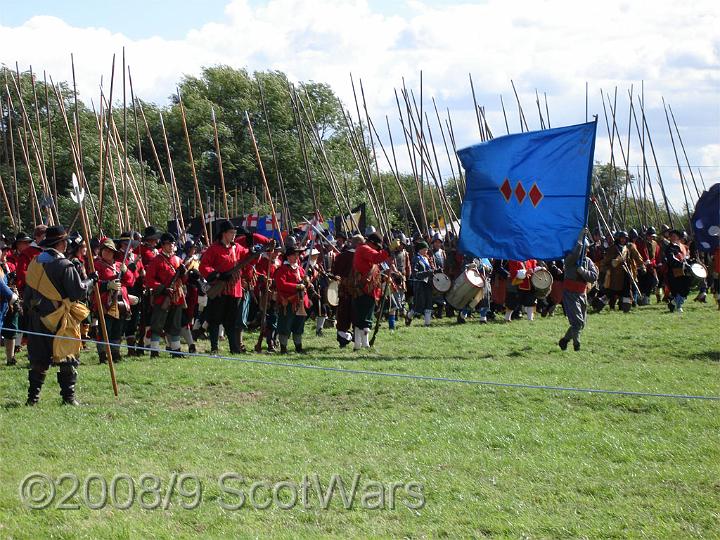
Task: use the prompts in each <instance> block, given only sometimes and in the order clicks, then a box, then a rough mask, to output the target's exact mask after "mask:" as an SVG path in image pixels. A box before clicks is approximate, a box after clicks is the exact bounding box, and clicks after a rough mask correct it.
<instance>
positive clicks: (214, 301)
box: [200, 220, 249, 354]
mask: <svg viewBox="0 0 720 540" xmlns="http://www.w3.org/2000/svg"><path fill="white" fill-rule="evenodd" d="M248 254H249V251H248V250H247V249H245V248H244V247H243V246H241V245H239V244H236V243H235V225H233V224H232V222H231V221H230V220H223V221H221V222H220V223H219V224H218V225H217V232H216V233H215V241H214V242H213V243H212V245H211V246H210V247H208V249H207V251H206V252H205V253H204V254H203V256H202V258H201V259H200V274H202V276H203V277H204V278H205V279H207V281H208V282H209V284H210V286H212V285H213V284H214V283H216V282H217V281H218V280H219V281H222V282H224V283H225V284H226V285H225V288H224V290H223V292H222V294H220V295H218V296H216V297H215V298H210V299H208V304H207V307H206V308H205V312H206V313H207V321H208V325H209V326H208V332H209V334H210V352H211V353H213V354H217V352H218V337H219V335H220V325H221V324H222V325H223V327H224V328H225V332H226V334H227V336H228V341H229V342H230V352H231V353H232V354H239V353H243V352H245V347H244V346H241V345H242V344H241V343H240V342H239V340H238V333H239V332H237V331H236V330H235V328H236V321H237V315H238V306H239V303H240V300H241V299H242V297H243V287H242V282H241V280H240V279H239V276H234V275H233V272H232V270H233V268H234V267H235V266H236V265H237V264H238V262H239V261H240V260H242V259H244V258H245V257H246V256H247V255H248Z"/></svg>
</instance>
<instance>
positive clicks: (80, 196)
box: [70, 162, 131, 397]
mask: <svg viewBox="0 0 720 540" xmlns="http://www.w3.org/2000/svg"><path fill="white" fill-rule="evenodd" d="M77 165H78V162H76V166H77ZM80 166H82V165H81V164H80ZM77 172H78V173H79V174H81V175H82V173H81V171H80V170H78V171H77ZM72 190H73V191H72V194H71V195H70V197H71V198H72V200H73V201H74V202H75V203H76V204H77V205H78V206H79V207H80V221H81V222H82V228H83V231H84V233H85V238H91V236H90V224H89V222H88V219H87V213H86V212H85V205H84V200H85V190H84V189H82V188H81V187H80V184H79V183H78V179H77V176H76V175H75V173H73V175H72ZM130 243H131V242H128V244H130ZM88 264H89V265H90V272H91V273H92V274H94V273H95V260H94V258H93V257H92V254H91V255H90V256H89V257H88ZM93 288H94V290H95V305H96V307H97V310H98V319H99V321H100V330H101V332H102V338H103V341H104V342H105V355H106V359H107V364H108V369H110V381H111V383H112V389H113V394H115V397H118V385H117V380H116V379H115V365H114V364H113V359H112V351H111V349H110V339H109V338H108V332H107V326H105V313H104V309H103V305H102V297H101V295H100V285H99V284H98V282H97V281H96V282H95V285H94V287H93Z"/></svg>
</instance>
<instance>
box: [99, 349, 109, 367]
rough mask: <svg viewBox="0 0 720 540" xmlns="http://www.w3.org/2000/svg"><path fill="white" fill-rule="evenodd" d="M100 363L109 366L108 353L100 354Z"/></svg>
mask: <svg viewBox="0 0 720 540" xmlns="http://www.w3.org/2000/svg"><path fill="white" fill-rule="evenodd" d="M98 361H99V362H100V363H101V364H107V353H106V352H105V351H101V352H99V353H98Z"/></svg>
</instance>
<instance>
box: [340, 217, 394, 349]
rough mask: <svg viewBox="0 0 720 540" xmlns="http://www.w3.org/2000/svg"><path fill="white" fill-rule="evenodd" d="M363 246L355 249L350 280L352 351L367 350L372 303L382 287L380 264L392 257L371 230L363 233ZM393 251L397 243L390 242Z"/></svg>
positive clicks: (373, 306)
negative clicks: (353, 340)
mask: <svg viewBox="0 0 720 540" xmlns="http://www.w3.org/2000/svg"><path fill="white" fill-rule="evenodd" d="M366 233H367V234H366V235H365V243H364V244H360V245H358V246H357V247H356V248H355V256H354V257H353V265H352V267H353V271H352V275H351V279H352V280H353V284H354V290H353V299H352V310H353V324H354V325H355V336H354V337H355V345H354V347H353V348H354V349H355V350H358V349H361V348H368V347H370V337H369V336H370V327H371V326H372V319H373V313H374V312H375V303H376V302H377V301H378V300H379V299H380V297H381V296H382V283H381V275H380V267H379V266H378V265H379V264H380V263H382V262H385V261H386V260H388V259H389V258H390V256H391V253H390V251H389V250H388V249H383V248H382V243H383V242H382V238H380V235H379V234H378V233H377V232H376V231H375V228H374V227H370V228H369V229H368V230H367V231H366ZM393 243H394V245H395V248H396V249H397V248H399V247H400V241H399V240H394V241H393Z"/></svg>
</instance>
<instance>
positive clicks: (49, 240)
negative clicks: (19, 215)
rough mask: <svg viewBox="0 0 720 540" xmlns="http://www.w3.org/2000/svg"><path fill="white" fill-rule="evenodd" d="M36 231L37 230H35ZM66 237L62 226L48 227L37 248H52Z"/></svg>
mask: <svg viewBox="0 0 720 540" xmlns="http://www.w3.org/2000/svg"><path fill="white" fill-rule="evenodd" d="M35 230H36V231H37V228H36V229H35ZM67 237H68V235H67V233H66V232H65V227H63V226H62V225H58V226H55V227H48V228H47V229H46V231H45V238H43V239H42V240H41V241H40V242H39V243H38V246H40V247H43V248H47V247H52V246H54V245H55V244H58V243H60V242H62V241H63V240H66V239H67Z"/></svg>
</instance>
